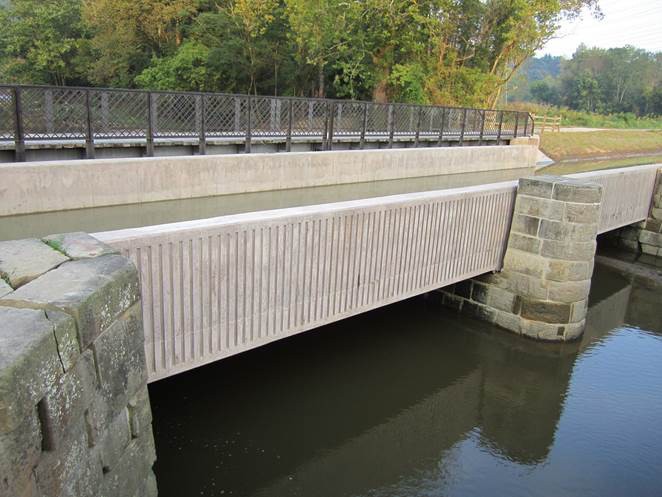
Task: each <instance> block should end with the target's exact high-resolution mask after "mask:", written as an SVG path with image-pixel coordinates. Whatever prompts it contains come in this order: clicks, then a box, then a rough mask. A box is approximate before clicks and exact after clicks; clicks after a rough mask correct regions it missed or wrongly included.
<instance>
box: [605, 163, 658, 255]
mask: <svg viewBox="0 0 662 497" xmlns="http://www.w3.org/2000/svg"><path fill="white" fill-rule="evenodd" d="M610 239H611V241H612V243H613V244H614V245H616V246H618V247H620V248H623V249H626V250H629V251H631V252H636V253H640V254H647V255H652V256H656V257H662V169H660V170H659V171H658V172H657V180H656V183H655V191H654V193H653V199H652V201H651V207H650V211H649V214H648V219H646V220H645V221H642V222H640V223H636V224H633V225H632V226H626V227H625V228H622V229H620V230H618V231H615V232H614V233H613V234H611V236H610Z"/></svg>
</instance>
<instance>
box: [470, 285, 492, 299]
mask: <svg viewBox="0 0 662 497" xmlns="http://www.w3.org/2000/svg"><path fill="white" fill-rule="evenodd" d="M488 289H489V286H488V285H485V284H483V283H481V282H480V281H476V280H474V282H473V287H472V290H471V299H472V300H473V301H474V302H478V303H479V304H487V298H488Z"/></svg>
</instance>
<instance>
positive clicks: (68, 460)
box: [35, 419, 103, 497]
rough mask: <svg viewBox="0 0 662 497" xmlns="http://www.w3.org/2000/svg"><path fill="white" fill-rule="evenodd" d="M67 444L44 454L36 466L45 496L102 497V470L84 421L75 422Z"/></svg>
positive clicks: (39, 482) (38, 481)
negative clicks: (93, 454)
mask: <svg viewBox="0 0 662 497" xmlns="http://www.w3.org/2000/svg"><path fill="white" fill-rule="evenodd" d="M69 433H70V436H69V438H68V440H67V443H65V444H62V446H61V447H60V448H58V450H55V451H46V452H43V453H42V457H41V459H40V461H39V464H38V465H37V466H36V468H35V475H36V477H37V485H38V486H39V490H40V491H41V493H42V495H49V496H50V495H53V496H58V497H99V496H100V494H99V487H100V485H101V482H102V478H103V472H102V469H101V463H100V461H99V459H98V458H97V457H90V456H89V450H88V443H87V433H86V429H85V425H84V423H83V420H82V419H80V420H79V422H77V423H75V424H74V425H72V427H71V430H70V432H69Z"/></svg>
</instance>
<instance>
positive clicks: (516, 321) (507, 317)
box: [494, 311, 521, 333]
mask: <svg viewBox="0 0 662 497" xmlns="http://www.w3.org/2000/svg"><path fill="white" fill-rule="evenodd" d="M494 324H496V325H497V326H499V327H501V328H504V329H506V330H509V331H512V332H514V333H521V330H520V317H519V316H517V315H515V314H511V313H509V312H504V311H498V312H497V314H496V320H495V321H494Z"/></svg>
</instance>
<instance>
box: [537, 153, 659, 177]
mask: <svg viewBox="0 0 662 497" xmlns="http://www.w3.org/2000/svg"><path fill="white" fill-rule="evenodd" d="M642 164H662V153H660V154H658V155H646V156H642V157H631V158H627V159H606V160H584V161H578V162H559V163H556V164H552V165H551V166H547V167H543V168H542V169H539V170H538V171H537V172H536V174H572V173H583V172H587V171H597V170H599V169H611V168H615V167H627V166H640V165H642Z"/></svg>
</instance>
